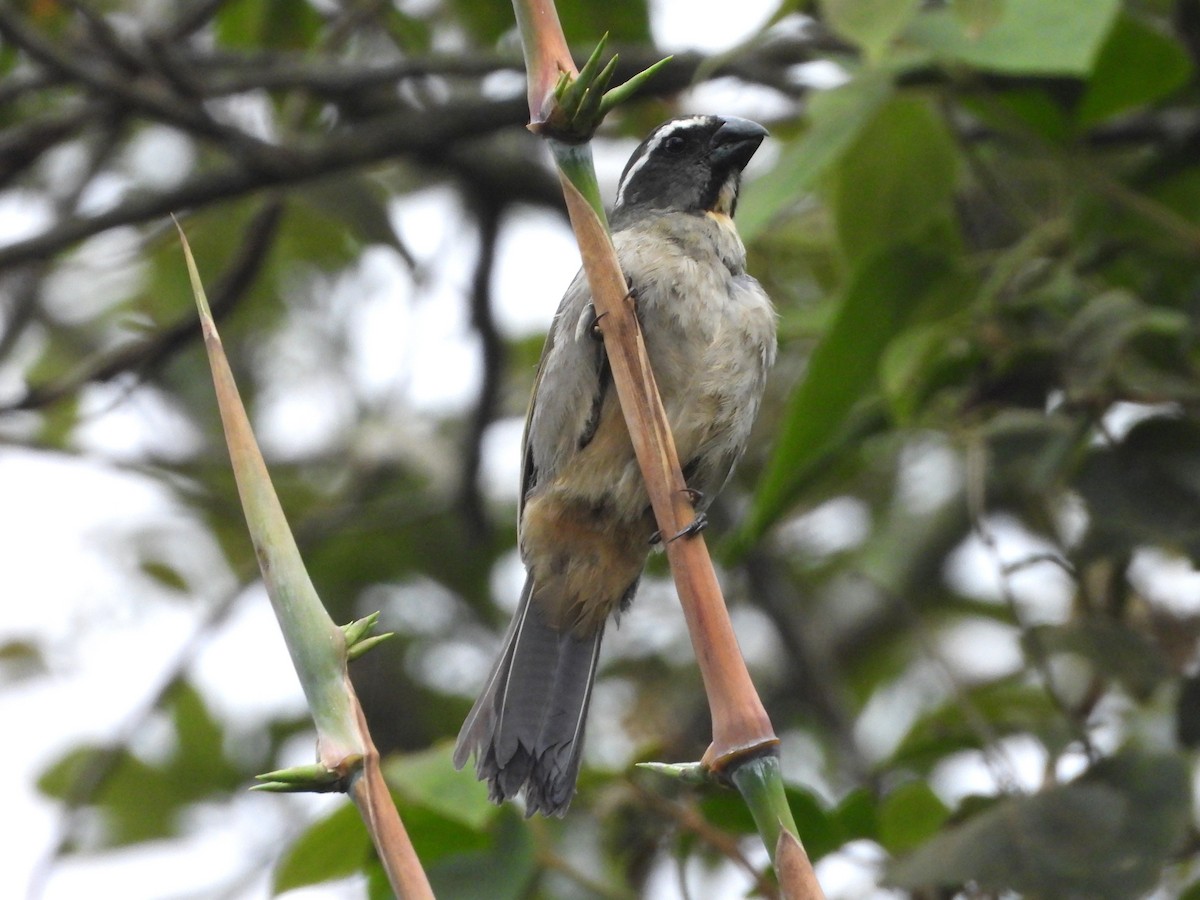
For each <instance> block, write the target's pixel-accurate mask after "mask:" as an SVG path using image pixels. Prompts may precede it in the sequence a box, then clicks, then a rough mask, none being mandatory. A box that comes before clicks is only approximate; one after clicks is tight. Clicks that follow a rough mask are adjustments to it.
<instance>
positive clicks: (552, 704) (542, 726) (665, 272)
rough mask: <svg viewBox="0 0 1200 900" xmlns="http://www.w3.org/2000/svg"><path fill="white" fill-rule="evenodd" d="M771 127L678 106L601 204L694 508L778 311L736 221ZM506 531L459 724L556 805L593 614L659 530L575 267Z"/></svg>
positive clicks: (571, 747)
mask: <svg viewBox="0 0 1200 900" xmlns="http://www.w3.org/2000/svg"><path fill="white" fill-rule="evenodd" d="M766 134H767V132H766V129H764V128H763V127H762V126H761V125H758V124H756V123H754V122H749V121H747V120H745V119H738V118H733V117H718V116H691V117H687V118H680V119H673V120H671V121H669V122H666V123H664V124H663V125H660V126H659V127H658V128H657V129H656V130H655V131H654V133H653V134H651V135H650V136H649V137H648V138H647V139H646V140H645V141H644V142H643V143H642V145H641V146H640V147H638V148H637V150H636V151H634V154H633V156H632V157H631V158H630V160H629V162H628V164H626V166H625V171H624V173H623V174H622V176H621V181H620V186H619V187H618V189H617V197H616V204H615V206H614V208H613V211H612V215H611V224H612V229H613V243H614V245H615V247H616V250H617V257H618V259H619V260H620V263H621V269H622V270H623V271H624V273H625V276H626V278H627V279H628V282H629V285H630V289H631V291H632V293H633V296H634V298H635V301H636V304H637V306H636V308H637V315H638V319H639V321H640V323H641V327H642V330H643V333H644V335H645V341H646V347H647V350H648V352H649V355H650V363H651V366H652V368H653V370H654V374H655V379H656V381H657V383H658V388H659V392H660V393H661V395H662V400H663V405H664V407H665V410H666V414H667V419H668V421H669V422H670V425H671V429H672V433H673V435H674V438H675V446H676V448H677V450H678V452H679V459H680V463H681V465H682V468H683V474H684V478H685V480H686V482H687V484H688V486H689V489H690V493H691V495H692V497H693V498H694V501H695V506H696V515H697V517H698V521H703V520H702V518H701V517H702V516H703V513H704V510H705V508H707V506H708V504H709V502H710V501H711V500H712V499H713V497H714V496H716V494H717V492H718V491H720V490H721V488H722V487H723V486H724V484H725V482H726V480H727V479H728V477H729V474H730V472H731V471H732V469H733V466H734V464H735V463H736V462H737V460H738V458H739V457H740V456H741V455H742V451H743V450H744V449H745V447H746V440H747V438H748V437H749V434H750V427H751V425H753V423H754V419H755V416H756V415H757V412H758V406H759V401H760V400H761V398H762V393H763V386H764V383H765V381H766V375H767V369H768V368H769V367H770V365H771V363H772V362H773V361H774V358H775V312H774V309H773V307H772V306H771V302H770V300H769V299H768V298H767V295H766V293H765V292H764V291H763V289H762V288H761V287H760V286H759V284H758V282H757V281H755V280H754V278H752V277H751V276H749V275H747V274H746V269H745V263H746V251H745V248H744V247H743V246H742V241H741V239H740V238H739V237H738V234H737V231H736V230H735V229H734V226H733V213H734V208H735V206H736V205H737V197H738V188H739V186H740V183H741V177H742V169H743V168H744V167H745V165H746V163H748V162H749V161H750V158H751V157H752V156H753V155H754V153H755V151H756V150H757V149H758V146H759V144H761V143H762V140H763V138H764V137H765V136H766ZM522 443H523V451H522V452H523V460H522V474H521V501H520V504H519V513H518V515H519V519H518V533H519V539H518V540H519V546H520V551H521V558H522V559H523V560H524V562H525V566H526V568H527V576H526V579H525V587H524V589H523V590H522V592H521V600H520V607H519V609H518V610H517V613H516V616H515V617H514V619H513V622H512V624H511V625H510V626H509V629H508V633H507V634H506V635H505V638H504V648H503V650H502V651H501V653H500V658H499V659H498V660H497V661H496V665H495V667H494V668H493V669H492V672H491V674H490V675H489V676H488V679H487V683H486V684H485V685H484V688H483V691H482V693H481V694H480V696H479V699H478V700H477V701H476V702H475V706H474V708H473V709H472V710H471V712H470V714H469V715H468V716H467V719H466V722H465V723H464V724H463V727H462V731H461V732H460V733H459V736H458V746H457V748H456V749H455V753H454V763H455V765H456V766H457V767H459V768H461V767H462V766H463V765H464V764H465V763H466V761H467V759H468V757H469V756H470V755H471V753H472V751H474V753H475V757H476V773H477V775H478V777H479V779H480V780H486V781H488V782H489V785H490V793H491V798H492V800H493V802H496V803H499V802H501V801H503V800H505V799H508V798H511V797H514V796H516V794H517V793H518V792H519V791H520V790H521V789H522V788H524V789H525V808H526V814H527V815H532V814H533V813H535V812H541V813H543V814H545V815H557V816H561V815H562V814H563V813H565V812H566V810H567V807H568V806H569V805H570V802H571V797H572V796H573V794H574V793H575V780H576V777H577V776H578V774H579V764H580V759H581V755H582V751H583V733H584V725H585V722H586V719H587V711H588V701H589V699H590V697H591V693H592V682H593V680H594V678H595V675H596V661H597V659H598V657H599V652H600V640H601V638H602V637H603V635H604V627H605V623H606V622H607V621H608V619H609V617H610V616H613V615H614V614H616V613H619V612H620V611H622V610H624V609H625V608H626V607H627V606H628V605H629V603H630V601H631V600H632V598H633V594H634V591H635V590H636V589H637V584H638V579H639V578H640V577H641V574H642V569H643V567H644V566H645V564H646V558H647V555H648V553H649V551H650V549H651V544H652V543H653V541H654V540H655V539H656V535H657V532H656V531H655V523H654V516H653V513H652V512H651V510H650V504H649V499H648V497H647V494H646V488H645V485H644V483H643V481H642V475H641V472H640V470H639V469H638V464H637V461H636V459H635V458H634V453H633V446H632V443H631V442H630V438H629V432H628V430H627V429H626V426H625V422H624V419H623V418H622V415H621V410H620V407H619V405H618V402H617V396H616V391H615V390H614V389H613V387H612V376H611V373H610V371H609V368H608V362H607V357H606V356H605V352H604V345H603V341H602V340H601V339H600V336H599V331H598V329H597V327H596V313H595V310H594V308H593V307H592V304H591V295H590V293H589V290H588V285H587V281H586V279H585V278H584V275H583V273H582V272H580V273H579V275H577V276H576V278H575V280H574V281H573V282H572V283H571V285H570V287H569V288H567V292H566V295H565V296H564V297H563V300H562V303H561V305H560V306H559V308H558V312H557V314H556V315H555V317H554V322H553V325H552V326H551V329H550V334H549V336H548V338H547V339H546V346H545V349H544V350H543V352H542V360H541V364H540V366H539V369H538V375H537V382H536V384H535V386H534V389H533V397H532V399H531V401H530V404H529V413H528V415H527V417H526V420H525V436H524V439H523V442H522Z"/></svg>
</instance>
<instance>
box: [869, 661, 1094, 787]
mask: <svg viewBox="0 0 1200 900" xmlns="http://www.w3.org/2000/svg"><path fill="white" fill-rule="evenodd" d="M963 700H964V701H965V702H966V703H969V704H970V706H971V708H972V709H973V710H975V711H976V712H977V713H978V714H979V716H981V717H982V718H983V719H984V720H985V721H987V723H988V727H989V729H990V732H991V734H994V735H996V736H998V737H1004V736H1006V735H1009V734H1032V735H1034V736H1035V737H1037V738H1038V739H1039V740H1040V741H1041V742H1042V743H1043V744H1045V745H1046V746H1047V747H1048V748H1049V749H1050V750H1051V752H1055V751H1056V750H1058V749H1060V748H1062V747H1065V746H1066V745H1067V744H1068V743H1070V742H1071V740H1073V739H1074V734H1073V733H1072V731H1071V729H1070V728H1069V727H1068V725H1067V723H1066V722H1064V721H1063V718H1062V714H1061V713H1060V712H1059V710H1058V708H1057V707H1056V706H1055V705H1054V703H1053V701H1051V699H1050V697H1049V696H1048V695H1047V694H1046V692H1045V690H1043V689H1042V688H1040V687H1035V686H1031V685H1028V684H1025V683H1023V682H1022V681H1020V680H1011V679H1009V680H1003V681H997V682H993V683H991V684H985V685H981V686H979V687H977V688H973V689H972V690H970V691H969V692H967V694H966V696H965V698H963ZM962 702H963V701H960V700H959V699H957V698H955V699H953V700H950V701H948V702H947V703H945V704H943V705H942V706H939V707H938V708H937V709H935V710H933V711H932V712H930V713H928V714H926V715H924V716H921V717H920V718H919V719H917V721H916V722H914V723H913V726H912V728H910V729H909V732H908V734H907V735H905V737H904V740H903V741H901V743H900V746H899V747H897V748H896V751H895V753H894V754H893V755H892V756H891V758H890V759H889V760H888V761H887V767H888V768H908V769H916V770H917V771H920V772H927V771H930V770H931V769H932V768H933V767H934V766H935V765H937V763H939V762H940V761H941V760H943V759H945V758H946V757H947V756H950V755H952V754H954V753H959V752H961V751H963V750H975V749H979V748H981V747H982V746H983V745H984V742H985V740H986V735H984V734H981V733H980V731H979V729H977V728H975V727H974V726H973V724H972V723H971V722H969V721H967V720H966V719H965V718H964V716H963V710H962Z"/></svg>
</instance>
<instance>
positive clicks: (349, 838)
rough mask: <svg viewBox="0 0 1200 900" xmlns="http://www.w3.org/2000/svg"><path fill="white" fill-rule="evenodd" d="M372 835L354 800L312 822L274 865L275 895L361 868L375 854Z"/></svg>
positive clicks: (332, 878)
mask: <svg viewBox="0 0 1200 900" xmlns="http://www.w3.org/2000/svg"><path fill="white" fill-rule="evenodd" d="M374 852H375V851H374V848H373V847H372V846H371V837H370V835H368V834H367V829H366V827H365V826H364V825H363V822H362V818H361V817H360V816H359V814H358V810H357V809H355V807H354V805H353V804H352V803H343V804H342V805H341V806H340V807H338V809H337V810H336V811H335V812H333V813H332V814H330V815H328V816H326V817H325V818H323V819H321V820H320V821H318V822H316V823H314V824H313V825H310V826H309V827H308V828H307V829H305V830H304V832H303V833H301V835H300V836H299V837H298V838H296V839H295V840H293V841H292V843H291V846H290V847H288V849H287V852H286V853H284V855H283V857H282V858H281V859H280V860H279V863H278V864H277V865H276V867H275V875H274V877H273V878H272V884H271V890H272V892H273V893H275V894H282V893H283V892H284V891H290V890H294V889H295V888H300V887H305V886H307V885H310V884H320V883H321V882H323V881H333V880H334V879H337V878H346V877H349V876H350V875H354V874H356V873H357V872H359V871H361V870H362V868H363V865H364V864H365V863H366V862H367V860H369V859H370V858H371V857H372V855H373V854H374Z"/></svg>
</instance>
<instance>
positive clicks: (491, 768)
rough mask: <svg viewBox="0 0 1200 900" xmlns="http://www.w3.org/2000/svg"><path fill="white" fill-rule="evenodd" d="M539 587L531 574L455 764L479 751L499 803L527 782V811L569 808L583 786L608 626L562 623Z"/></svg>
mask: <svg viewBox="0 0 1200 900" xmlns="http://www.w3.org/2000/svg"><path fill="white" fill-rule="evenodd" d="M532 593H533V583H532V581H531V580H529V579H527V580H526V582H525V588H524V590H522V592H521V605H520V607H519V609H518V610H517V614H516V616H514V617H513V621H512V624H511V625H510V626H509V628H508V634H506V635H505V638H504V649H503V651H502V652H501V654H500V658H499V659H498V660H497V661H496V665H495V667H494V668H493V669H492V672H491V674H490V675H489V676H488V680H487V683H486V684H485V686H484V689H483V691H482V692H481V693H480V695H479V699H478V700H476V701H475V706H474V707H473V708H472V709H471V712H470V714H469V715H468V716H467V720H466V721H465V722H464V723H463V727H462V730H461V731H460V732H459V733H458V744H457V746H456V747H455V749H454V765H455V767H456V768H459V769H461V768H462V767H463V766H464V765H465V764H466V762H467V758H468V757H469V756H470V755H471V752H472V751H474V753H475V772H476V775H477V776H478V778H479V780H480V781H487V782H488V784H489V787H490V794H491V799H492V802H493V803H500V802H502V801H504V800H506V799H509V798H511V797H515V796H516V795H517V793H518V792H519V791H520V790H521V788H522V787H524V788H525V814H526V815H527V816H531V815H533V814H534V813H535V812H541V813H542V814H543V815H550V816H561V815H563V814H564V813H565V812H566V811H567V807H568V806H570V805H571V797H572V796H573V795H574V793H575V780H576V778H577V777H578V775H579V763H580V760H581V757H582V753H583V731H584V725H585V723H586V720H587V711H588V702H589V701H590V700H591V696H592V682H593V680H594V679H595V676H596V660H597V658H598V657H599V655H600V640H601V638H602V637H603V636H604V627H603V626H601V627H600V628H599V629H597V631H596V633H595V634H593V635H590V636H588V637H583V638H580V637H577V636H575V635H574V634H573V633H572V632H571V630H570V629H567V630H565V631H559V630H557V629H554V628H552V627H550V625H549V624H547V622H546V621H545V619H544V617H543V615H542V613H541V611H540V610H539V609H538V608H537V605H536V604H534V603H531V602H530V597H531V596H532Z"/></svg>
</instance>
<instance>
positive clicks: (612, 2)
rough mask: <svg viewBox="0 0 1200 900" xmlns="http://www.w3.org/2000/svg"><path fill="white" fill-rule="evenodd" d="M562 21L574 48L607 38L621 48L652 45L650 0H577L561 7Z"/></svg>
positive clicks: (559, 10) (559, 7) (559, 16)
mask: <svg viewBox="0 0 1200 900" xmlns="http://www.w3.org/2000/svg"><path fill="white" fill-rule="evenodd" d="M498 5H501V6H503V5H504V4H498ZM558 18H559V21H560V22H561V23H562V28H563V34H564V35H566V38H567V43H569V44H571V45H572V46H587V45H588V44H593V43H595V42H596V41H597V40H599V39H600V37H601V35H605V34H607V35H608V36H609V38H610V39H611V40H612V42H613V43H614V44H617V45H621V44H649V43H650V42H651V36H650V11H649V9H648V8H647V4H646V0H573V2H571V3H559V4H558Z"/></svg>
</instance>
